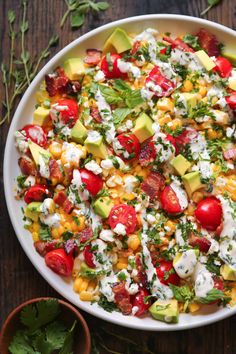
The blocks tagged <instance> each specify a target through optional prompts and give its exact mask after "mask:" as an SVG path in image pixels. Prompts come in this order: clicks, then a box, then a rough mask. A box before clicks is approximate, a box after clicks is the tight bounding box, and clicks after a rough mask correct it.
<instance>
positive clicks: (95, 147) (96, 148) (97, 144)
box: [84, 136, 108, 159]
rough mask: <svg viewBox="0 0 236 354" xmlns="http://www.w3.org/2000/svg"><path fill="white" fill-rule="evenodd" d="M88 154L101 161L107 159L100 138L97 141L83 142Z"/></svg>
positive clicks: (105, 149) (104, 146) (104, 147)
mask: <svg viewBox="0 0 236 354" xmlns="http://www.w3.org/2000/svg"><path fill="white" fill-rule="evenodd" d="M84 145H85V146H86V148H87V150H88V152H89V153H90V154H92V155H94V156H96V157H100V158H101V159H106V158H107V157H108V153H107V148H106V145H105V144H104V143H103V140H102V136H101V137H98V139H97V140H93V139H90V138H89V137H87V139H86V140H85V142H84Z"/></svg>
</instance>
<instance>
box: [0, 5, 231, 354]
mask: <svg viewBox="0 0 236 354" xmlns="http://www.w3.org/2000/svg"><path fill="white" fill-rule="evenodd" d="M108 2H109V3H110V9H109V10H108V11H106V12H104V13H102V14H101V15H99V17H93V16H92V15H90V16H89V18H88V19H87V20H86V23H85V25H84V26H83V27H82V29H79V30H77V31H71V30H70V27H69V24H68V22H67V23H66V25H65V27H64V28H63V30H60V28H59V22H60V19H61V17H62V14H63V13H64V11H65V3H64V1H63V0H29V6H28V8H29V25H30V31H29V33H28V34H27V47H28V49H29V51H30V53H31V54H32V55H35V54H36V53H38V52H39V51H40V50H41V49H42V48H43V47H44V46H45V45H46V43H47V41H48V39H49V38H50V37H51V35H52V34H53V33H55V32H56V33H58V35H59V36H60V41H59V45H58V46H57V47H56V48H55V49H54V50H53V51H52V55H53V54H55V53H56V52H57V51H59V49H61V48H62V47H64V46H65V45H66V44H68V43H69V42H71V41H72V40H73V39H75V38H77V37H78V36H80V35H81V34H83V33H86V32H88V31H89V30H91V29H94V28H96V27H98V26H100V25H103V24H105V23H108V22H110V21H113V20H117V19H121V18H125V17H128V16H135V15H143V14H151V13H173V14H175V13H176V14H185V15H193V16H199V13H200V11H201V10H202V9H204V8H205V7H206V6H207V0H110V1H109V0H108ZM10 8H13V9H14V10H15V11H16V12H19V9H20V1H19V0H0V38H1V42H0V48H1V50H0V60H1V61H2V60H3V59H4V60H6V61H7V60H8V53H9V37H8V32H7V29H6V28H7V20H6V13H7V10H9V9H10ZM206 18H208V19H210V20H212V21H216V22H218V23H221V24H224V25H226V26H228V27H231V28H233V29H236V0H223V1H222V3H221V4H220V5H218V6H217V7H215V8H214V9H212V10H211V11H210V12H209V14H208V15H207V16H206ZM19 46H20V43H17V47H16V48H18V47H19ZM18 49H19V48H18ZM2 89H3V87H2V86H1V82H0V101H2V96H3V90H2ZM8 128H9V126H8V125H7V124H5V125H4V126H1V127H0V134H1V137H0V143H1V150H0V154H1V157H0V161H1V196H0V325H1V324H2V323H3V321H4V319H5V318H6V316H7V314H8V313H9V312H10V311H11V310H12V309H13V308H14V307H15V306H16V305H18V304H20V303H21V302H23V301H25V300H27V299H30V298H33V297H38V296H45V295H47V296H58V297H59V295H58V294H57V293H56V292H55V291H54V290H53V289H52V288H51V287H50V286H49V285H48V284H47V283H46V281H45V280H44V279H43V278H42V277H41V276H40V275H39V274H38V272H37V271H36V270H35V269H34V267H33V266H32V264H31V263H30V261H29V260H28V258H27V257H26V256H25V254H24V252H23V250H22V249H21V247H20V244H19V242H18V241H17V238H16V236H15V234H14V231H13V228H12V226H11V222H10V220H9V217H8V212H7V209H6V205H5V199H4V193H3V182H2V161H3V153H4V147H5V140H6V136H7V131H8ZM84 315H85V318H86V320H87V321H88V324H89V327H90V329H91V330H94V329H96V328H98V327H104V328H105V329H106V330H107V331H113V332H115V333H116V334H118V335H121V336H128V338H130V339H132V340H134V341H135V342H138V343H141V342H142V341H143V342H144V343H146V344H147V348H149V349H150V350H151V351H152V352H153V353H156V354H185V353H191V354H195V353H196V354H199V353H201V354H203V353H204V354H205V353H207V354H233V353H236V335H235V329H236V316H232V317H231V318H229V319H226V320H224V321H221V322H218V323H215V324H212V325H209V326H206V327H202V328H198V329H192V330H187V331H181V332H169V333H152V332H143V331H134V330H129V329H126V328H122V327H119V326H115V325H110V324H108V323H106V322H104V321H102V320H99V319H96V318H95V317H92V316H89V315H87V314H85V313H84ZM103 343H104V345H105V346H107V347H109V348H113V350H114V351H113V353H115V352H119V353H122V354H126V353H128V351H127V350H128V349H127V345H126V343H125V341H123V340H122V339H114V338H111V337H110V336H109V335H108V334H106V335H104V336H103ZM101 353H108V351H107V350H105V349H104V350H103V351H101ZM132 353H134V354H136V353H137V350H134V351H132ZM143 353H144V351H143Z"/></svg>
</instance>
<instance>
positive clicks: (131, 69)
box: [117, 59, 141, 79]
mask: <svg viewBox="0 0 236 354" xmlns="http://www.w3.org/2000/svg"><path fill="white" fill-rule="evenodd" d="M117 66H118V68H119V69H120V71H121V72H122V73H131V74H132V75H133V77H134V78H135V79H137V78H139V77H140V76H141V71H140V69H139V68H137V66H135V65H133V64H132V63H129V62H126V61H124V60H122V59H118V60H117Z"/></svg>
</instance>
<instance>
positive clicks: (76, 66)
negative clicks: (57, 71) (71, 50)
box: [63, 58, 85, 80]
mask: <svg viewBox="0 0 236 354" xmlns="http://www.w3.org/2000/svg"><path fill="white" fill-rule="evenodd" d="M63 67H64V70H65V74H66V76H68V78H69V79H70V80H79V79H80V78H81V77H83V76H84V74H85V66H84V62H83V60H82V59H81V58H70V59H68V60H67V61H65V63H64V65H63Z"/></svg>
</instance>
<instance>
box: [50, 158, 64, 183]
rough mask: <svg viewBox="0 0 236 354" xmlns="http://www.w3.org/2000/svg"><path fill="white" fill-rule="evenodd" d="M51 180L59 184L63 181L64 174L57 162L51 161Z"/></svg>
mask: <svg viewBox="0 0 236 354" xmlns="http://www.w3.org/2000/svg"><path fill="white" fill-rule="evenodd" d="M49 172H50V178H55V179H56V180H57V181H58V182H60V181H62V179H63V174H62V172H61V170H60V167H59V165H58V163H57V162H56V160H50V161H49Z"/></svg>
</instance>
